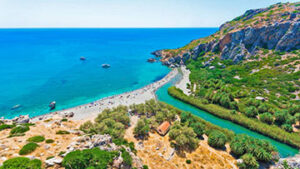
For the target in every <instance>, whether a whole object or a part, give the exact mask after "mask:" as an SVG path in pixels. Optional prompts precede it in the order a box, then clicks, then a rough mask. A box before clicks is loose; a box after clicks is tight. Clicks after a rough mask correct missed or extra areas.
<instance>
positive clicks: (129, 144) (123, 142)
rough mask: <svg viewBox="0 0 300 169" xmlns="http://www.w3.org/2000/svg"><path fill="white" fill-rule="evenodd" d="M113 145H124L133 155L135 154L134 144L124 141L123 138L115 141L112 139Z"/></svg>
mask: <svg viewBox="0 0 300 169" xmlns="http://www.w3.org/2000/svg"><path fill="white" fill-rule="evenodd" d="M113 143H115V144H116V145H118V146H121V145H124V146H126V147H129V148H130V150H131V151H132V152H133V153H136V152H137V150H136V149H135V146H134V142H128V141H127V140H125V139H123V138H117V139H113Z"/></svg>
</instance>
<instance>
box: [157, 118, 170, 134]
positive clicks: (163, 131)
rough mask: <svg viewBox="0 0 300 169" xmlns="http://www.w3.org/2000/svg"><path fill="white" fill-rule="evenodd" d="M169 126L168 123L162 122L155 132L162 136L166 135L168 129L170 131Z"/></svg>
mask: <svg viewBox="0 0 300 169" xmlns="http://www.w3.org/2000/svg"><path fill="white" fill-rule="evenodd" d="M170 126H171V124H170V123H169V122H168V121H164V122H163V123H162V124H161V125H160V126H159V127H158V128H157V132H158V133H159V134H160V135H162V136H164V135H166V134H167V133H168V131H169V129H170Z"/></svg>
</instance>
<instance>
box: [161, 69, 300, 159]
mask: <svg viewBox="0 0 300 169" xmlns="http://www.w3.org/2000/svg"><path fill="white" fill-rule="evenodd" d="M181 77H182V75H181V74H180V73H179V74H178V75H177V76H176V77H174V78H173V79H172V80H170V81H169V82H168V83H167V84H165V85H164V86H162V87H161V88H160V89H158V90H157V91H156V95H157V98H158V100H159V101H163V102H166V103H168V104H170V105H172V106H174V107H176V108H179V109H181V110H184V111H188V112H191V113H192V114H194V115H196V116H198V117H200V118H202V119H204V120H206V121H208V122H210V123H213V124H215V125H218V126H220V127H222V128H226V129H229V130H232V131H233V132H235V133H236V134H247V135H249V136H252V137H255V138H258V139H264V140H267V141H269V142H270V143H271V144H272V145H273V146H275V147H276V148H277V150H278V152H279V154H280V157H283V158H284V157H289V156H294V155H295V154H297V153H299V150H298V149H296V148H293V147H291V146H288V145H286V144H283V143H280V142H278V141H276V140H274V139H271V138H269V137H266V136H264V135H262V134H259V133H256V132H254V131H251V130H249V129H246V128H245V127H242V126H240V125H238V124H235V123H232V122H230V121H228V120H224V119H221V118H219V117H216V116H214V115H212V114H210V113H208V112H205V111H203V110H200V109H198V108H196V107H194V106H191V105H189V104H186V103H184V102H182V101H179V100H177V99H175V98H173V97H172V96H170V95H169V94H168V88H169V87H171V86H174V85H175V84H176V83H177V82H178V81H179V80H181Z"/></svg>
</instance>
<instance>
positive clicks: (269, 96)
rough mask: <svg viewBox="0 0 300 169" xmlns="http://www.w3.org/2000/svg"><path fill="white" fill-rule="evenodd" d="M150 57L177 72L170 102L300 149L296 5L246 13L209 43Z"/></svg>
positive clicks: (299, 46)
mask: <svg viewBox="0 0 300 169" xmlns="http://www.w3.org/2000/svg"><path fill="white" fill-rule="evenodd" d="M153 54H154V55H156V56H157V57H161V61H162V63H163V64H164V65H167V66H169V67H171V68H174V67H180V66H181V68H180V69H181V70H182V71H181V72H182V74H183V79H185V81H184V83H182V84H177V85H176V87H175V86H174V87H171V88H169V89H168V93H169V94H170V95H171V96H172V97H174V98H176V99H179V100H181V101H183V102H185V103H187V104H190V105H192V106H195V107H197V108H199V109H202V110H205V111H206V112H209V113H210V114H213V115H214V116H217V117H219V118H222V119H226V120H229V121H231V122H234V123H236V124H239V125H241V126H243V127H246V128H248V129H250V130H252V131H256V132H259V133H261V134H263V135H265V136H268V137H270V138H273V139H275V140H277V141H280V142H282V143H285V144H288V145H290V146H293V147H295V148H297V149H299V148H300V130H299V129H300V102H299V100H300V78H299V77H300V2H297V3H284V4H283V3H278V4H275V5H271V6H270V7H267V8H262V9H252V10H248V11H246V12H245V13H244V14H243V15H241V16H239V17H236V18H235V19H233V20H232V21H229V22H226V23H224V24H223V25H221V26H220V28H219V30H218V31H217V32H216V33H214V34H212V35H210V36H208V37H204V38H200V39H197V40H193V41H191V42H190V43H189V44H187V45H186V46H184V47H181V48H178V49H165V50H157V51H155V52H153ZM241 152H247V151H245V150H241ZM237 156H238V157H240V156H241V155H237ZM256 160H257V161H259V162H263V160H262V159H259V158H256ZM284 160H286V159H281V160H280V161H281V163H280V162H279V164H278V165H281V164H282V162H283V161H284ZM288 165H290V166H294V167H292V168H297V167H298V165H299V161H298V162H293V160H291V161H288ZM295 166H297V167H295ZM248 167H249V166H248Z"/></svg>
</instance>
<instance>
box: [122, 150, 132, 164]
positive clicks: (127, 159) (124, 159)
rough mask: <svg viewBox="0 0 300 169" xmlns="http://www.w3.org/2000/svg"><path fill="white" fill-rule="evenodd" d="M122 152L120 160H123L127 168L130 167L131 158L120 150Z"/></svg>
mask: <svg viewBox="0 0 300 169" xmlns="http://www.w3.org/2000/svg"><path fill="white" fill-rule="evenodd" d="M121 152H122V155H121V156H122V158H123V163H125V165H127V166H131V165H132V157H131V156H130V154H129V153H128V152H127V151H126V150H125V149H124V148H122V149H121Z"/></svg>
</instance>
